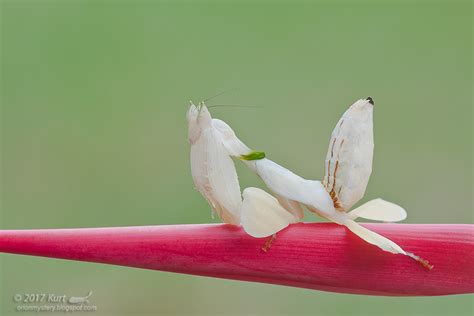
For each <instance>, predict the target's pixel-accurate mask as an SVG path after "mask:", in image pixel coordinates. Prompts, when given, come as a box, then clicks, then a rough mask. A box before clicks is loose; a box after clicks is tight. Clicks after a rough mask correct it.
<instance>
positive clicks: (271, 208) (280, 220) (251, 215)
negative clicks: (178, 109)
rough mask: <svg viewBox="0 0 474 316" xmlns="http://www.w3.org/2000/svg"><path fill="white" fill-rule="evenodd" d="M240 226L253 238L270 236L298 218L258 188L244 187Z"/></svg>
mask: <svg viewBox="0 0 474 316" xmlns="http://www.w3.org/2000/svg"><path fill="white" fill-rule="evenodd" d="M243 198H244V201H243V204H242V213H241V222H242V226H243V228H244V230H245V232H246V233H247V234H249V235H250V236H252V237H255V238H263V237H268V236H271V235H273V234H275V233H277V232H278V231H280V230H282V229H283V228H285V227H287V226H288V225H289V224H291V223H296V222H297V221H298V218H297V217H295V216H294V215H292V214H291V213H289V212H288V211H287V210H286V209H284V208H283V207H282V206H281V205H280V204H279V203H278V200H277V199H275V198H274V197H273V196H271V195H270V194H268V193H267V192H265V191H263V190H261V189H258V188H252V187H250V188H246V189H245V190H244V193H243Z"/></svg>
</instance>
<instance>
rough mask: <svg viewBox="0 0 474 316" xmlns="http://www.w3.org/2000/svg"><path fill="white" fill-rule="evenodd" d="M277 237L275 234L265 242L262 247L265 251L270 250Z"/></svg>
mask: <svg viewBox="0 0 474 316" xmlns="http://www.w3.org/2000/svg"><path fill="white" fill-rule="evenodd" d="M276 237H277V236H276V234H273V235H272V237H271V238H270V239H269V240H267V241H266V242H265V244H264V245H263V247H262V251H263V252H268V250H270V248H271V246H272V244H273V241H275V239H276Z"/></svg>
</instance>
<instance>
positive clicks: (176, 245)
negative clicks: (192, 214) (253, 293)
mask: <svg viewBox="0 0 474 316" xmlns="http://www.w3.org/2000/svg"><path fill="white" fill-rule="evenodd" d="M364 226H366V227H367V228H369V229H371V230H374V231H375V232H377V233H380V234H382V235H384V236H386V237H388V238H389V239H391V240H393V241H394V242H396V243H398V244H399V245H400V246H401V247H402V248H403V249H405V250H406V251H410V252H412V253H415V254H417V255H419V256H420V257H423V258H425V259H427V260H428V261H430V263H431V264H433V265H434V269H433V270H431V271H428V270H426V269H423V267H422V266H420V265H419V264H417V263H416V262H415V261H414V260H412V259H411V258H409V257H407V256H403V255H393V254H390V253H387V252H384V251H382V250H380V249H378V248H377V247H375V246H372V245H370V244H367V243H365V242H364V241H362V240H361V239H359V238H358V237H357V236H355V235H353V234H352V233H350V232H349V231H348V230H346V229H345V228H344V227H342V226H338V225H336V224H329V223H312V224H309V223H299V224H294V225H291V226H290V227H289V228H287V229H285V230H283V231H281V232H279V233H278V235H277V238H276V240H274V242H273V245H272V246H271V248H270V249H269V250H268V252H264V251H262V247H263V246H264V244H265V241H267V239H256V238H252V237H250V236H248V235H246V234H245V232H244V231H243V230H242V229H241V228H239V227H236V226H231V225H223V224H208V225H173V226H144V227H111V228H80V229H44V230H41V229H40V230H3V231H0V251H1V252H6V253H14V254H23V255H33V256H43V257H51V258H62V259H69V260H79V261H90V262H99V263H106V264H116V265H123V266H130V267H137V268H144V269H154V270H161V271H170V272H178V273H186V274H194V275H202V276H210V277H217V278H225V279H234V280H243V281H252V282H264V283H272V284H280V285H287V286H296V287H303V288H309V289H316V290H323V291H332V292H340V293H355V294H370V295H395V296H414V295H446V294H460V293H472V292H474V270H473V267H474V234H473V227H474V225H462V224H459V225H458V224H455V225H430V224H421V225H417V224H416V225H415V224H364Z"/></svg>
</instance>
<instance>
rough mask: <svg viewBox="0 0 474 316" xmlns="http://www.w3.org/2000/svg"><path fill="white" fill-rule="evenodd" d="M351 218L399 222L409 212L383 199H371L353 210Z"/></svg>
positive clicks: (350, 213) (350, 214)
mask: <svg viewBox="0 0 474 316" xmlns="http://www.w3.org/2000/svg"><path fill="white" fill-rule="evenodd" d="M348 215H349V216H350V218H351V219H356V218H357V217H362V218H365V219H370V220H374V221H382V222H399V221H403V220H404V219H405V218H407V212H406V211H405V210H404V209H403V208H402V207H401V206H399V205H397V204H394V203H391V202H387V201H385V200H382V199H375V200H371V201H369V202H367V203H365V204H362V205H361V206H359V207H358V208H356V209H354V210H352V211H351V212H349V214H348Z"/></svg>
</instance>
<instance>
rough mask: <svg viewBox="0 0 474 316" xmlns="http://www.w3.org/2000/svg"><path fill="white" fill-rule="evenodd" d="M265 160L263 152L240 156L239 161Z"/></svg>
mask: <svg viewBox="0 0 474 316" xmlns="http://www.w3.org/2000/svg"><path fill="white" fill-rule="evenodd" d="M263 158H265V153H264V152H263V151H252V152H251V153H250V154H247V155H240V159H243V160H249V161H251V160H260V159H263Z"/></svg>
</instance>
